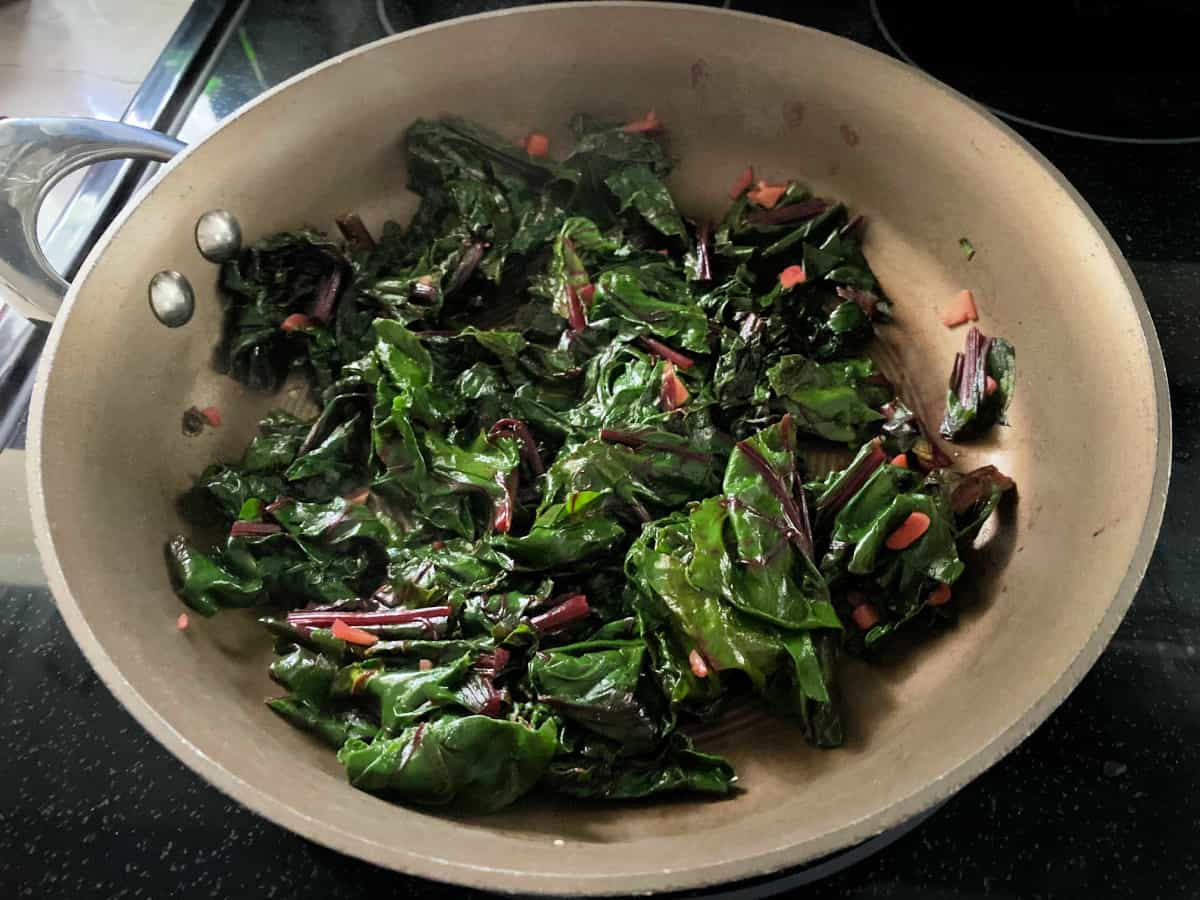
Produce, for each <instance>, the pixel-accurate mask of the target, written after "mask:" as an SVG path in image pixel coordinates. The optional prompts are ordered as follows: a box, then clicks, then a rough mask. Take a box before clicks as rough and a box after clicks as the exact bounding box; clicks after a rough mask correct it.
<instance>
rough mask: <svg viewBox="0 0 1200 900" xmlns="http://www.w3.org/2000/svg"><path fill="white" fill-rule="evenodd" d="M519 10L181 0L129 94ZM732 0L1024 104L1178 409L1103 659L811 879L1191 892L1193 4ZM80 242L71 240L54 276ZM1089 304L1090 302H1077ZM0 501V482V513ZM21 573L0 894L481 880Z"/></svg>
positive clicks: (1196, 743)
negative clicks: (1138, 581)
mask: <svg viewBox="0 0 1200 900" xmlns="http://www.w3.org/2000/svg"><path fill="white" fill-rule="evenodd" d="M511 5H516V4H515V3H508V2H505V0H450V2H442V0H412V2H404V0H248V2H240V3H238V2H220V0H196V3H195V4H194V7H193V13H192V14H191V15H189V19H188V21H185V23H184V26H182V27H181V32H186V31H187V29H188V28H191V29H192V31H193V32H195V33H191V34H178V35H176V40H174V41H173V43H172V46H171V47H170V48H168V51H167V52H165V53H164V59H165V58H167V57H168V56H169V55H170V54H171V53H174V54H175V56H174V60H175V65H176V66H177V67H178V65H179V59H180V54H181V53H182V54H183V55H184V59H185V64H184V66H183V71H184V72H185V74H187V75H188V77H187V78H183V79H181V80H180V79H177V80H180V81H181V83H180V84H176V85H175V86H174V88H173V90H174V92H175V94H173V95H172V96H173V99H162V98H158V100H157V101H155V98H154V97H152V96H150V94H152V93H153V92H152V91H151V90H150V85H151V83H152V82H153V78H152V79H150V80H148V82H147V88H146V96H143V97H141V99H142V101H144V102H142V104H141V106H139V107H138V109H140V110H142V111H145V110H147V109H149V110H152V112H153V114H150V113H146V118H145V119H144V120H143V121H144V122H147V123H152V124H156V125H157V127H160V128H167V129H168V130H171V131H172V132H174V133H177V134H179V135H180V136H181V138H182V139H184V140H191V139H194V138H196V137H197V136H199V135H200V134H203V133H204V131H206V130H207V129H208V128H209V127H211V125H212V124H213V123H215V122H216V121H218V120H219V119H220V118H222V117H224V116H225V115H228V114H229V113H230V112H232V111H233V110H234V109H236V108H237V107H238V106H240V105H241V104H242V103H244V102H246V101H247V100H248V99H250V98H251V97H253V96H255V95H256V94H258V93H260V92H261V91H262V90H264V89H265V88H267V87H269V86H271V85H273V84H277V83H278V82H280V81H282V80H283V79H285V78H287V77H290V76H291V75H293V74H295V73H297V72H299V71H302V70H303V69H305V68H307V67H309V66H310V65H312V64H314V63H316V62H319V61H321V60H322V59H325V58H328V57H329V56H331V55H333V54H336V53H339V52H341V51H343V50H346V49H350V48H351V47H354V46H357V45H359V44H362V43H365V42H367V41H370V40H374V39H376V38H378V37H381V36H383V35H385V34H387V33H388V32H389V31H390V30H402V29H405V28H409V27H412V26H414V25H419V24H425V23H427V22H429V21H435V20H439V19H444V18H449V17H452V16H455V15H462V14H467V13H472V12H479V11H482V10H492V9H500V8H505V7H508V6H511ZM712 5H721V4H717V3H714V4H712ZM724 5H731V6H733V7H734V8H736V9H744V10H748V11H752V12H759V13H764V14H768V15H775V16H778V17H780V18H786V19H791V20H793V21H799V22H802V23H804V24H808V25H813V26H815V27H817V28H822V29H824V30H827V31H831V32H834V33H837V34H841V35H843V36H846V37H849V38H851V39H853V40H856V41H859V42H861V43H864V44H867V45H869V46H872V47H875V48H876V49H880V50H883V51H884V52H888V53H891V54H893V55H899V56H901V57H902V58H905V57H907V58H908V59H909V60H910V61H912V62H914V63H915V64H917V65H921V66H923V67H926V68H928V69H929V70H930V71H931V72H933V73H934V74H935V75H938V76H939V77H942V78H944V79H945V80H947V81H948V82H949V83H951V84H952V85H954V86H955V87H958V88H959V89H960V90H963V91H964V92H966V93H968V94H969V95H971V96H973V97H975V98H976V99H978V100H980V101H981V102H984V103H986V104H989V105H991V106H992V107H993V108H995V109H997V110H999V111H1002V112H1005V113H1008V114H1010V115H1013V116H1017V117H1019V118H1018V119H1016V120H1014V123H1015V124H1016V127H1017V128H1018V130H1019V131H1021V132H1022V133H1023V134H1024V135H1025V136H1026V137H1027V138H1028V139H1029V140H1030V141H1031V142H1032V143H1033V144H1034V145H1036V146H1037V147H1038V149H1040V150H1041V151H1042V152H1043V153H1044V154H1046V155H1047V156H1048V157H1049V158H1050V159H1051V161H1052V162H1054V163H1055V165H1057V166H1058V167H1059V168H1060V169H1061V170H1062V171H1063V172H1064V173H1065V174H1066V175H1067V177H1068V178H1069V179H1070V180H1071V181H1072V183H1073V184H1074V185H1075V186H1076V187H1077V188H1078V189H1079V190H1080V191H1081V193H1082V194H1083V195H1084V196H1085V197H1086V198H1087V200H1088V202H1089V203H1091V204H1092V206H1093V207H1094V208H1095V209H1096V211H1097V213H1098V214H1099V215H1100V217H1101V219H1102V220H1103V221H1104V222H1105V223H1106V224H1107V226H1108V227H1109V229H1110V230H1111V231H1112V233H1113V235H1114V237H1115V238H1116V240H1117V242H1118V243H1119V244H1120V246H1121V248H1122V250H1123V252H1124V253H1125V254H1126V256H1127V257H1128V258H1129V260H1130V262H1131V264H1132V266H1133V269H1134V271H1135V273H1136V275H1137V277H1138V280H1139V282H1140V283H1141V285H1142V288H1143V290H1144V291H1145V294H1146V297H1147V300H1148V302H1149V305H1150V309H1151V312H1152V314H1153V316H1154V319H1155V322H1156V325H1157V327H1158V330H1159V336H1160V338H1161V340H1162V344H1163V350H1164V353H1165V355H1166V359H1167V368H1168V372H1169V375H1170V381H1171V391H1172V401H1173V404H1172V405H1173V410H1174V415H1175V423H1176V424H1175V429H1176V433H1175V459H1174V476H1173V479H1172V491H1171V497H1170V500H1169V502H1168V505H1167V512H1166V518H1165V521H1164V524H1163V530H1162V537H1161V540H1160V543H1159V546H1158V549H1157V551H1156V553H1155V556H1154V558H1153V561H1152V562H1151V565H1150V569H1149V571H1148V573H1147V575H1146V579H1145V583H1144V584H1143V586H1142V589H1141V591H1140V593H1139V594H1138V597H1137V599H1136V600H1135V602H1134V604H1133V608H1132V610H1131V611H1130V613H1129V615H1128V617H1127V618H1126V620H1125V622H1124V624H1123V625H1122V626H1121V629H1120V630H1119V632H1118V633H1117V636H1116V638H1115V639H1114V641H1113V643H1112V645H1111V646H1110V648H1109V649H1108V651H1107V652H1106V653H1105V654H1104V655H1103V657H1102V658H1101V659H1100V661H1099V663H1098V664H1097V665H1096V667H1095V669H1094V670H1093V671H1092V672H1091V673H1090V674H1089V675H1088V676H1087V678H1085V679H1084V681H1083V683H1082V684H1081V685H1080V687H1079V688H1078V689H1077V690H1076V691H1075V692H1074V694H1073V695H1072V696H1071V697H1070V698H1069V699H1068V701H1067V702H1066V703H1065V704H1064V705H1063V706H1062V707H1061V708H1060V709H1059V710H1058V711H1057V712H1056V713H1055V714H1054V715H1053V716H1052V717H1051V718H1050V720H1049V721H1048V722H1047V723H1046V724H1045V725H1044V726H1043V727H1042V728H1040V729H1039V730H1038V731H1037V732H1036V733H1034V734H1033V735H1032V736H1031V737H1030V738H1029V739H1028V740H1027V741H1026V742H1025V743H1024V744H1022V745H1021V746H1020V747H1019V748H1018V749H1017V750H1016V751H1014V752H1013V753H1012V754H1011V755H1010V756H1009V757H1007V758H1006V759H1005V760H1003V761H1002V762H1001V763H999V764H998V765H996V766H995V767H994V768H993V769H992V770H991V771H989V772H988V773H986V774H985V775H983V776H982V777H980V778H979V779H978V780H977V781H976V782H974V783H973V784H971V785H970V786H968V787H967V788H965V789H964V790H963V791H962V792H960V793H959V794H958V795H957V796H955V797H954V798H952V799H951V800H950V801H948V802H947V803H946V804H945V805H944V806H943V807H942V808H941V809H939V810H937V811H936V812H935V813H934V814H933V815H932V816H930V817H929V818H928V819H927V820H926V821H924V822H921V823H916V827H914V828H912V829H911V830H910V831H908V832H907V833H903V834H900V833H897V834H893V835H888V836H886V837H885V838H884V839H882V840H880V841H877V842H875V843H874V844H871V845H869V846H866V847H864V848H859V850H857V851H855V852H854V853H852V854H850V855H848V856H843V857H839V858H838V859H836V860H833V861H830V864H829V865H828V866H827V867H826V868H824V869H821V870H819V871H818V872H817V873H816V874H821V875H826V874H828V873H830V872H832V873H833V874H830V875H829V877H827V878H826V879H825V880H824V881H823V882H822V883H821V884H820V885H819V886H817V887H809V888H807V891H808V892H810V893H811V892H813V891H819V892H820V895H821V896H827V897H844V898H895V900H908V898H930V897H946V898H976V897H980V898H982V897H1014V898H1015V897H1020V898H1033V897H1076V896H1083V895H1089V896H1092V897H1126V896H1128V897H1139V898H1141V897H1179V898H1193V897H1196V896H1200V857H1198V855H1197V852H1196V846H1197V834H1200V601H1198V600H1197V596H1196V590H1195V585H1197V584H1200V554H1198V553H1197V552H1196V541H1195V537H1194V536H1195V535H1196V534H1198V533H1200V489H1198V488H1197V487H1196V483H1197V477H1196V476H1197V474H1200V468H1198V467H1200V459H1197V458H1194V454H1195V453H1196V452H1197V451H1198V450H1200V427H1198V426H1197V424H1196V423H1197V421H1198V420H1200V365H1198V364H1197V363H1198V362H1200V350H1198V348H1200V259H1198V257H1200V242H1198V241H1197V240H1196V236H1195V234H1196V225H1197V222H1200V147H1197V146H1191V145H1190V144H1189V143H1186V142H1183V141H1186V139H1188V138H1190V137H1193V136H1196V135H1200V128H1198V127H1197V125H1198V124H1200V76H1197V75H1196V74H1195V71H1194V66H1195V55H1194V53H1193V52H1191V43H1192V42H1193V41H1194V35H1195V31H1196V30H1195V28H1194V27H1191V26H1192V25H1193V24H1194V22H1192V21H1191V19H1192V18H1194V16H1195V15H1196V14H1195V13H1192V12H1191V11H1190V10H1191V6H1190V5H1187V6H1184V5H1183V4H1171V3H1166V2H1158V0H1141V2H1139V3H1138V4H1137V6H1136V7H1134V6H1133V5H1132V4H1127V3H1122V2H1117V0H1091V2H1087V0H1074V2H1072V3H1059V4H1057V5H1055V4H1048V3H1043V4H1041V6H1042V7H1045V9H1040V8H1038V7H1032V6H1028V5H1024V4H1019V3H1018V4H1004V5H1001V4H959V5H958V6H957V7H955V8H951V7H950V6H949V5H947V4H916V3H902V2H898V0H877V2H871V0H842V2H808V3H803V4H798V3H783V2H777V3H772V2H757V3H756V2H740V0H733V2H731V3H726V4H724ZM935 9H936V10H937V12H936V13H935V12H933V10H935ZM1051 9H1053V10H1055V12H1054V14H1053V15H1051V13H1050V10H1051ZM1131 11H1132V13H1131ZM1173 16H1174V17H1175V18H1172V17H1173ZM1056 17H1057V18H1056ZM1072 22H1074V23H1075V26H1074V27H1072V24H1071V23H1072ZM189 23H190V24H189ZM1079 23H1083V24H1082V25H1081V24H1079ZM200 31H202V32H203V33H202V34H199V35H198V32H200ZM189 54H190V55H189ZM1081 72H1084V73H1086V74H1083V75H1081V74H1080V73H1081ZM135 106H137V104H136V103H135ZM1031 122H1037V123H1041V125H1034V124H1029V123H1031ZM1042 125H1045V126H1049V128H1046V127H1041V126H1042ZM1073 132H1086V133H1087V134H1088V135H1107V136H1109V137H1115V138H1123V139H1133V140H1132V141H1130V140H1123V141H1112V140H1097V139H1095V138H1094V137H1087V136H1080V135H1076V134H1073ZM1164 139H1167V140H1166V141H1164ZM1147 140H1150V141H1158V142H1157V143H1154V142H1151V143H1146V142H1145V141H1147ZM68 230H69V231H72V232H74V231H77V229H64V232H65V231H68ZM75 250H76V251H77V248H75ZM71 252H73V251H72V248H70V247H69V246H66V245H65V244H64V247H63V248H62V253H63V258H64V259H66V260H67V262H66V263H64V267H67V268H69V257H70V255H71ZM1079 300H1080V306H1081V310H1082V311H1083V313H1084V314H1085V313H1086V306H1087V298H1086V297H1080V298H1079ZM6 335H7V339H8V340H9V343H8V344H7V347H8V357H9V358H8V360H7V362H0V446H3V442H4V440H5V439H6V438H7V439H8V440H9V443H10V446H11V447H13V448H15V449H14V450H12V451H9V452H12V453H19V452H20V448H21V447H22V446H23V441H22V433H21V428H20V420H21V410H22V409H23V406H24V404H25V403H26V402H27V386H28V373H29V371H30V370H31V366H32V364H33V362H34V361H35V360H36V356H37V350H38V348H39V347H40V343H41V338H42V331H40V330H38V329H32V330H31V329H30V328H28V327H26V326H24V325H23V324H21V323H18V322H15V321H14V316H12V315H11V314H10V315H9V316H7V317H4V316H3V315H0V340H4V339H6ZM1097 352H1103V348H1097ZM3 354H4V349H3V346H0V360H3V359H4V355H3ZM1113 439H1115V440H1119V439H1120V436H1119V435H1114V436H1113ZM4 462H5V460H4V459H3V458H0V479H2V478H3V477H4V475H3V473H4V468H5V467H4V466H3V465H2V463H4ZM10 468H11V467H10ZM2 486H3V485H0V487H2ZM6 496H7V495H6V494H5V493H3V492H2V491H0V505H2V504H3V502H4V500H5V497H6ZM2 514H3V513H2V510H0V515H2ZM29 569H30V566H29V561H28V560H24V567H23V568H22V566H21V565H17V564H14V563H13V561H12V560H8V559H7V558H6V557H5V556H4V555H3V546H0V722H3V723H4V728H5V732H6V734H7V736H8V740H6V741H4V742H3V744H2V745H0V772H5V773H8V774H9V781H8V785H7V788H6V789H5V790H4V791H3V792H0V896H5V897H9V896H12V897H26V896H27V897H70V898H74V900H87V898H115V897H152V898H166V897H186V898H192V897H197V898H199V897H213V898H241V897H255V898H265V897H320V898H329V900H336V898H355V900H358V898H363V897H381V898H382V897H418V898H439V900H440V898H447V900H448V898H463V897H473V896H479V897H482V896H483V895H481V894H476V893H473V892H468V891H462V890H458V889H456V888H448V887H444V886H441V885H436V884H432V883H429V882H423V881H419V880H416V879H411V878H405V877H402V876H398V875H395V874H394V873H391V872H386V871H384V870H381V869H376V868H374V867H371V866H369V865H366V864H364V863H360V862H358V861H355V860H352V859H349V858H347V857H344V856H341V855H339V854H337V853H335V852H333V851H329V850H326V849H323V848H321V847H318V846H316V845H313V844H310V843H308V842H307V841H305V840H303V839H301V838H298V837H296V836H294V835H291V834H290V833H288V832H286V831H284V830H282V829H280V828H278V827H276V826H274V825H272V824H270V823H268V822H266V821H264V820H262V819H260V818H259V817H257V816H256V815H254V814H252V813H250V812H248V811H247V810H245V809H243V808H241V807H240V806H238V805H237V804H236V803H234V802H232V801H230V800H228V799H227V798H226V797H225V796H224V795H222V794H220V793H218V792H217V791H216V790H215V789H214V788H211V787H210V786H208V785H207V784H206V783H204V782H203V781H202V780H201V779H200V778H199V777H198V776H196V775H194V774H193V773H192V772H190V771H189V770H187V769H185V768H184V767H183V766H182V765H181V764H180V763H178V762H177V761H176V760H175V759H174V758H173V757H171V756H170V755H169V754H168V753H167V752H166V751H165V750H163V749H162V748H160V747H159V746H158V744H156V743H155V742H154V741H153V739H151V738H150V737H149V736H148V735H147V734H146V733H145V732H144V731H143V730H142V729H141V728H140V727H139V726H138V725H137V724H136V723H135V722H134V721H133V719H132V718H131V717H130V716H129V715H128V714H127V713H126V712H124V710H123V709H122V708H121V707H120V706H119V705H118V704H117V703H116V701H115V700H114V699H113V698H112V697H111V696H110V695H109V693H108V692H107V690H106V689H105V688H104V686H103V685H102V684H100V682H99V681H98V680H97V678H96V676H95V675H94V674H93V673H92V671H91V669H90V668H89V666H88V665H87V663H86V661H85V660H84V659H83V657H82V655H81V654H80V652H79V650H78V649H77V648H76V646H75V644H74V643H73V642H72V640H71V638H70V636H69V634H68V633H67V631H66V628H65V626H64V625H63V624H62V621H61V619H60V618H59V616H58V614H57V612H56V611H55V610H54V607H53V603H52V601H51V599H50V597H49V594H48V592H47V591H46V589H45V587H44V586H43V585H42V584H40V583H36V582H37V579H36V578H30V577H28V576H22V575H20V574H19V572H20V571H25V572H28V571H29ZM30 581H32V582H34V583H29V582H30ZM1046 602H1047V603H1053V602H1054V598H1053V597H1048V598H1046ZM797 802H802V794H801V793H799V792H798V796H797ZM705 814H706V812H705V811H704V810H703V809H698V811H697V815H705ZM872 851H877V852H872ZM849 863H853V865H848V864H849ZM847 865H848V867H847ZM838 869H840V871H836V870H838ZM813 874H814V873H811V872H810V873H807V874H805V873H792V875H791V877H790V878H789V879H784V880H781V881H780V880H769V881H763V882H758V883H755V884H751V885H743V886H739V887H737V888H735V889H733V890H731V892H729V893H728V896H731V897H735V896H736V897H750V896H765V895H768V894H771V893H775V894H779V893H781V892H787V891H790V890H791V889H793V888H794V887H795V886H796V885H797V884H798V883H800V882H801V881H803V880H804V879H805V878H810V877H811V876H812V875H813Z"/></svg>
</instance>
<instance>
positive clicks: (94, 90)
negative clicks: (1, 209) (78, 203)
mask: <svg viewBox="0 0 1200 900" xmlns="http://www.w3.org/2000/svg"><path fill="white" fill-rule="evenodd" d="M190 2H191V0H0V116H14V117H15V116H94V117H97V118H102V119H118V118H120V117H121V114H122V113H123V112H124V111H125V107H126V105H128V103H129V100H130V98H132V97H133V94H134V91H136V90H137V87H138V85H139V84H140V83H141V81H142V79H143V78H144V77H145V76H146V73H147V72H148V71H149V69H150V66H151V65H152V64H153V63H154V61H155V60H156V59H157V58H158V55H159V54H160V53H161V52H162V50H163V48H164V47H165V46H166V43H167V40H168V39H169V38H170V36H171V34H172V32H174V31H175V28H176V26H178V25H179V22H180V20H181V19H182V18H183V14H184V13H185V12H186V11H187V8H188V6H189V5H190ZM80 177H82V176H81V174H78V175H75V176H72V177H71V178H68V179H67V180H66V181H65V182H64V183H63V184H61V185H60V186H58V187H57V188H55V190H54V191H53V192H52V193H51V195H50V196H49V197H48V198H47V200H46V203H45V204H44V205H43V208H42V215H41V218H40V220H39V221H40V223H49V222H53V221H54V220H55V219H56V218H57V215H58V211H59V210H60V209H61V207H62V204H63V203H64V202H65V201H66V200H67V199H69V198H70V196H71V195H72V193H73V192H74V188H75V186H76V185H77V184H78V181H79V178H80ZM12 299H13V298H10V297H6V296H5V291H4V290H3V289H2V288H0V305H3V303H4V301H5V300H8V301H10V302H11V301H12ZM18 308H21V307H18ZM26 312H28V310H26Z"/></svg>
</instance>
